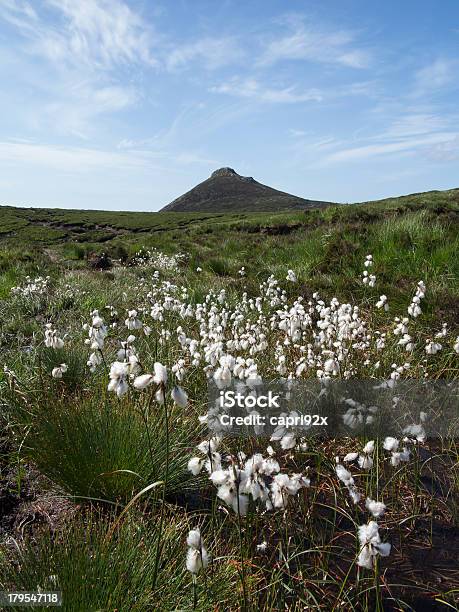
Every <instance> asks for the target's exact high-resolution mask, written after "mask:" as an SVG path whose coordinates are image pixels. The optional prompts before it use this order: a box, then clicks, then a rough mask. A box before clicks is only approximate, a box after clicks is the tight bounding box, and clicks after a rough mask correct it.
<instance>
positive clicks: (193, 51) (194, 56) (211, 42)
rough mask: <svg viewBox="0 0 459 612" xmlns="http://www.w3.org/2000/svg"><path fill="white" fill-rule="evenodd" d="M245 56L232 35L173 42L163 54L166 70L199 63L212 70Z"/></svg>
mask: <svg viewBox="0 0 459 612" xmlns="http://www.w3.org/2000/svg"><path fill="white" fill-rule="evenodd" d="M244 56H245V51H244V50H243V48H242V47H241V45H240V44H239V43H238V41H237V39H236V38H234V37H223V38H212V37H204V38H201V39H199V40H196V41H193V42H190V43H187V44H175V45H174V46H173V47H171V49H170V50H169V51H168V52H167V53H166V55H165V59H164V62H165V65H166V68H167V69H168V70H178V69H183V68H188V67H189V66H190V64H194V63H199V64H201V65H203V66H204V67H205V68H207V69H210V70H214V69H216V68H220V67H221V66H227V65H231V64H234V63H235V62H237V61H239V60H241V59H242V58H243V57H244Z"/></svg>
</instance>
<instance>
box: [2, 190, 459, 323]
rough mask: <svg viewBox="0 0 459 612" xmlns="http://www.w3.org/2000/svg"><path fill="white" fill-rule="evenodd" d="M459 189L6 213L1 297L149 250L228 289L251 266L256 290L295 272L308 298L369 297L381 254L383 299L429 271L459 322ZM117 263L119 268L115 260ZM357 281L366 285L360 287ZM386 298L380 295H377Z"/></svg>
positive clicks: (441, 307)
mask: <svg viewBox="0 0 459 612" xmlns="http://www.w3.org/2000/svg"><path fill="white" fill-rule="evenodd" d="M458 229H459V189H451V190H449V191H432V192H427V193H419V194H412V195H408V196H403V197H399V198H389V199H386V200H379V201H375V202H366V203H361V204H352V205H345V206H344V205H336V206H327V207H324V208H318V209H309V210H305V211H293V212H292V211H284V212H276V213H270V212H263V213H261V212H259V213H247V212H237V213H236V212H233V213H226V214H223V213H221V214H210V213H207V214H206V213H183V212H182V213H176V212H159V213H146V212H145V213H144V212H134V213H132V212H131V213H129V212H114V211H112V212H110V211H100V210H99V211H90V210H60V209H38V208H14V207H0V299H1V298H4V297H5V296H7V295H8V294H9V291H10V289H11V287H12V286H14V285H15V284H17V283H18V282H19V279H20V276H21V274H24V273H27V274H30V275H34V274H35V275H37V274H41V273H42V272H43V270H44V269H47V268H48V267H49V266H50V261H49V260H50V258H51V260H52V261H54V262H59V265H64V266H65V267H66V268H71V269H75V270H82V269H85V270H87V269H88V264H90V259H91V257H92V256H93V254H100V253H102V252H105V253H108V255H109V256H110V257H111V258H112V259H113V261H115V260H116V259H121V260H123V261H127V262H129V261H130V260H131V259H132V258H133V256H134V255H135V253H137V252H138V251H139V249H141V248H144V249H145V248H146V249H152V248H153V249H158V250H159V251H162V252H163V253H166V254H169V255H173V254H175V253H178V252H181V253H185V254H186V259H185V260H184V263H183V266H185V269H184V272H185V271H186V270H188V271H189V272H190V273H192V272H193V271H195V270H196V268H197V267H200V268H202V269H203V273H202V278H203V279H204V278H207V279H209V280H210V279H212V282H213V283H214V284H215V286H219V285H222V284H223V286H225V285H226V282H227V281H228V282H229V283H230V284H231V283H232V282H233V281H231V278H233V277H234V275H235V274H236V275H237V272H238V270H239V269H240V268H241V267H242V266H245V268H246V277H245V283H246V284H247V287H248V289H249V290H250V288H251V287H252V288H253V287H256V286H258V282H259V279H264V278H267V277H268V276H269V275H270V274H278V275H281V276H283V277H284V276H285V270H286V269H287V268H294V269H295V271H296V272H297V274H298V276H299V278H300V279H301V280H302V282H304V291H305V292H306V294H308V295H309V294H310V292H311V291H313V290H318V291H320V292H321V294H322V293H323V294H324V295H336V294H341V295H345V296H348V297H349V298H350V299H355V298H356V297H358V296H359V295H360V294H361V293H362V291H364V289H363V287H362V285H361V283H360V282H359V280H358V277H359V274H360V273H361V268H362V261H363V260H364V259H365V256H366V255H367V254H368V253H372V254H373V256H374V257H375V261H377V262H378V264H377V266H376V268H377V270H378V269H381V270H384V272H383V273H381V274H378V289H375V290H374V291H375V294H376V293H377V294H378V296H379V295H380V294H382V293H385V294H386V295H388V296H391V299H392V301H393V302H394V301H396V300H398V299H404V298H403V296H404V293H405V290H406V287H407V285H409V286H411V285H413V283H414V284H416V282H418V281H419V279H421V278H424V277H425V275H426V274H429V277H430V278H431V279H435V280H434V281H433V284H432V285H431V287H430V293H429V295H430V296H431V300H432V301H431V302H430V308H431V310H430V312H431V313H433V311H434V310H435V309H436V308H437V309H438V313H442V316H444V317H445V320H449V321H454V320H457V317H458V314H459V313H458V311H457V304H458V303H459V302H458V300H459V282H458V280H459V259H458V258H457V252H458V250H459V231H458ZM115 266H116V263H115ZM356 278H357V280H355V279H356ZM376 297H377V296H376Z"/></svg>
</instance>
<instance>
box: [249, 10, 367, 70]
mask: <svg viewBox="0 0 459 612" xmlns="http://www.w3.org/2000/svg"><path fill="white" fill-rule="evenodd" d="M283 25H284V26H287V33H283V34H281V35H280V36H276V37H275V38H273V39H271V40H269V41H268V42H267V43H266V45H265V47H264V50H263V51H262V53H261V55H260V57H259V58H258V60H257V63H258V64H259V65H261V66H263V65H271V64H275V63H277V62H280V61H285V60H303V61H311V62H320V63H329V64H338V65H341V66H348V67H350V68H366V67H367V66H368V65H369V62H370V53H369V51H367V50H366V49H362V48H359V47H358V46H357V42H356V35H355V33H354V32H351V31H348V30H345V29H336V30H331V29H325V28H324V27H321V26H316V25H313V24H311V23H310V22H307V21H303V20H302V19H300V18H298V16H296V17H295V18H294V19H292V18H286V19H285V20H284V24H283ZM284 31H285V28H284Z"/></svg>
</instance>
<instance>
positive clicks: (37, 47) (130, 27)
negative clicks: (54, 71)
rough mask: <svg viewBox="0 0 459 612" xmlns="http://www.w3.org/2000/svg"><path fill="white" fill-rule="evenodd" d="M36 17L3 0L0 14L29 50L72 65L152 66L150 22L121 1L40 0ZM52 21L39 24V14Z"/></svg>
mask: <svg viewBox="0 0 459 612" xmlns="http://www.w3.org/2000/svg"><path fill="white" fill-rule="evenodd" d="M42 6H43V10H42V11H41V14H42V15H43V18H41V17H39V16H38V14H37V13H36V11H35V10H34V8H32V6H31V5H30V4H29V3H27V2H21V1H19V0H6V1H5V0H3V2H2V5H1V6H0V15H1V17H3V19H4V20H6V21H7V22H9V23H10V24H12V25H14V26H15V27H16V28H17V29H18V30H19V32H20V33H21V34H22V35H23V36H24V37H25V38H26V39H28V40H29V43H30V47H29V49H28V50H29V52H31V53H34V54H40V55H43V56H45V57H46V58H47V59H48V60H50V61H52V62H55V63H60V64H62V63H63V64H65V65H72V66H76V65H78V66H81V64H84V65H86V66H87V67H90V68H93V69H96V68H113V67H115V66H117V65H126V64H129V63H146V64H150V65H154V64H155V62H156V60H155V59H154V58H153V56H152V50H151V41H152V31H151V26H149V25H147V24H146V22H145V21H144V20H143V19H142V18H141V17H140V16H139V15H138V14H137V13H135V12H134V11H132V10H131V9H130V8H129V6H128V5H127V4H125V3H124V2H122V1H121V0H78V2H75V1H74V0H44V3H43V5H42ZM45 14H47V15H48V16H52V17H53V20H52V21H51V20H47V21H46V22H45V20H44V15H45Z"/></svg>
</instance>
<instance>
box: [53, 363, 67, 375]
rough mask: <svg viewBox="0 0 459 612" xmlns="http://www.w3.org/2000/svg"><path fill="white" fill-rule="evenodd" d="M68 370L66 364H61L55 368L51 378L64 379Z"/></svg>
mask: <svg viewBox="0 0 459 612" xmlns="http://www.w3.org/2000/svg"><path fill="white" fill-rule="evenodd" d="M67 370H68V366H67V364H66V363H61V364H60V365H58V366H56V367H55V368H53V370H52V372H51V376H52V377H53V378H62V375H63V374H65V372H67Z"/></svg>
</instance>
